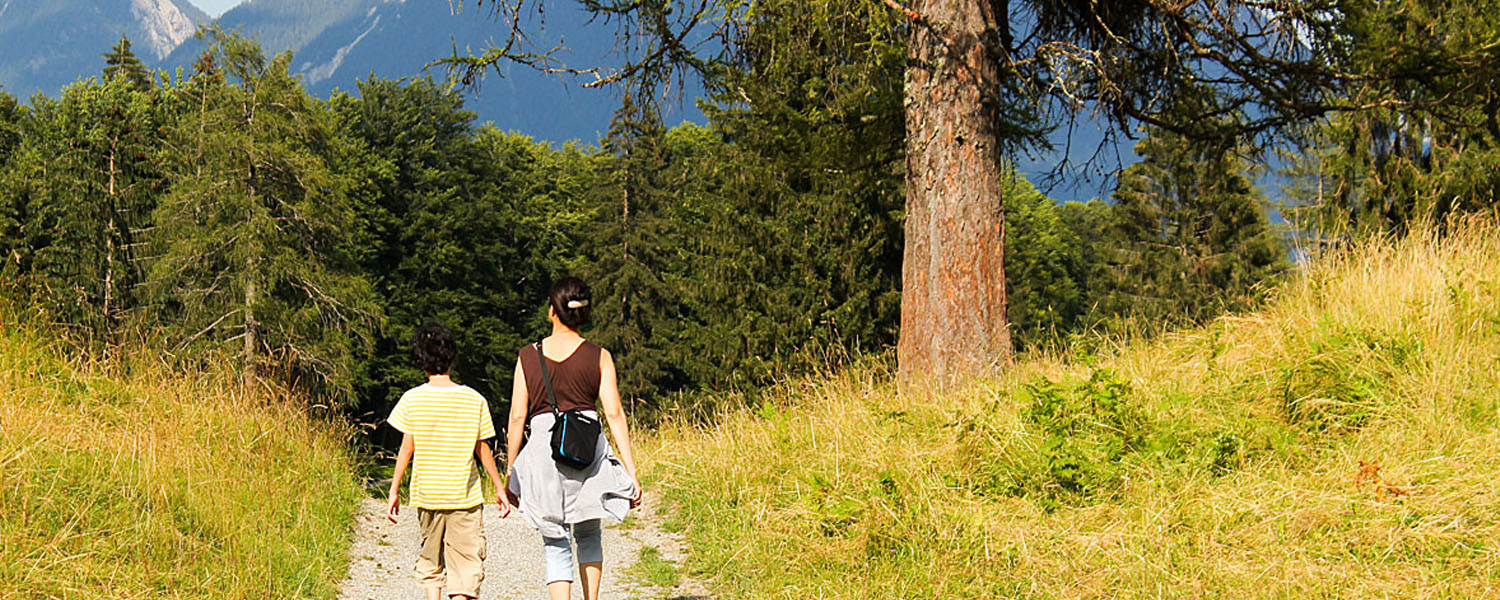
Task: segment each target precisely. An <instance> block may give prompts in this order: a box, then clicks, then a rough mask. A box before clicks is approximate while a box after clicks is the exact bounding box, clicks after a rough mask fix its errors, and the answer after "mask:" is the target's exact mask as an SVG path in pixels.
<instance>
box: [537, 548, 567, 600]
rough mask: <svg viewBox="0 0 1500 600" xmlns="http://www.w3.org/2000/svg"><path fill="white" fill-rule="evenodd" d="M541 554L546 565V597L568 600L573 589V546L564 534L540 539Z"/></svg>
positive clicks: (555, 599) (553, 599) (554, 599)
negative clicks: (544, 558) (558, 536)
mask: <svg viewBox="0 0 1500 600" xmlns="http://www.w3.org/2000/svg"><path fill="white" fill-rule="evenodd" d="M542 553H543V556H545V557H546V564H547V596H548V597H550V598H552V600H568V597H569V594H570V591H571V588H572V587H573V545H572V544H571V543H569V541H568V538H567V535H566V533H565V534H564V535H563V537H560V538H550V537H543V538H542Z"/></svg>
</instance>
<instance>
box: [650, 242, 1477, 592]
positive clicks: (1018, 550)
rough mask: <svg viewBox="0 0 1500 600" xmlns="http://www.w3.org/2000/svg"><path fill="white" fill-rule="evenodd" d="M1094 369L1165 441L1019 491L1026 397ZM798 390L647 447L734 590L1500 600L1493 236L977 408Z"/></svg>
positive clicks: (857, 387) (1136, 347) (706, 569)
mask: <svg viewBox="0 0 1500 600" xmlns="http://www.w3.org/2000/svg"><path fill="white" fill-rule="evenodd" d="M1095 369H1108V370H1111V371H1113V372H1114V373H1115V374H1116V375H1117V376H1118V378H1119V379H1121V380H1123V381H1125V382H1127V383H1128V384H1129V385H1130V389H1131V392H1130V395H1129V396H1128V401H1129V404H1130V405H1131V406H1132V407H1133V409H1135V410H1138V411H1140V412H1141V413H1142V414H1144V415H1145V417H1146V419H1147V420H1148V421H1149V422H1150V423H1151V425H1150V426H1149V428H1148V430H1147V431H1144V432H1142V436H1143V438H1144V439H1145V441H1144V442H1143V443H1142V444H1140V445H1139V447H1137V448H1136V449H1135V450H1132V451H1131V452H1129V453H1127V454H1126V455H1125V456H1124V458H1122V459H1121V460H1120V471H1119V473H1120V474H1119V476H1118V477H1117V478H1116V479H1115V480H1114V481H1115V482H1114V484H1113V485H1111V486H1110V487H1107V488H1101V489H1099V490H1095V491H1093V492H1092V493H1088V494H1075V495H1071V496H1067V495H1064V496H1060V500H1059V499H1058V498H1059V497H1052V498H1049V497H1047V496H1046V494H1045V493H1042V492H1039V491H1038V490H1039V489H1040V490H1042V491H1043V492H1045V491H1046V489H1047V488H1045V487H1043V488H1024V489H1023V488H1020V487H1016V486H1010V485H1008V484H1007V483H1006V482H1007V481H1009V480H1007V479H1006V478H1007V477H1011V478H1014V477H1021V476H1034V475H1035V474H1036V473H1035V471H1036V469H1037V466H1036V465H1038V464H1042V463H1039V462H1038V461H1039V460H1041V461H1044V460H1045V458H1046V457H1047V456H1048V452H1049V451H1050V450H1049V449H1048V448H1047V447H1045V442H1046V433H1045V432H1043V431H1041V430H1039V426H1038V423H1036V422H1035V421H1034V420H1032V419H1029V418H1028V416H1027V412H1026V410H1025V407H1026V405H1027V403H1028V402H1029V401H1030V400H1029V398H1030V397H1031V396H1029V395H1028V394H1027V393H1026V392H1024V390H1025V389H1026V386H1027V384H1028V383H1031V382H1036V381H1039V380H1040V378H1045V379H1048V380H1052V381H1061V382H1071V381H1079V380H1083V379H1086V378H1087V377H1088V376H1089V375H1090V374H1091V373H1092V372H1093V371H1094V370H1095ZM776 397H777V398H778V399H779V400H777V401H775V402H773V403H772V404H768V405H766V406H764V407H762V408H760V409H758V410H756V411H753V412H742V413H738V414H734V415H729V416H726V417H724V418H723V419H721V420H719V422H718V423H717V425H715V426H714V427H712V428H709V429H704V428H695V427H687V426H682V427H666V428H663V429H662V430H660V431H659V432H658V433H656V434H655V435H654V436H653V437H652V438H651V439H649V440H648V441H647V445H648V447H647V450H646V452H644V454H646V455H647V456H649V457H650V461H649V464H648V466H647V468H648V471H649V473H650V478H651V479H652V480H653V481H655V482H656V483H655V487H657V488H659V489H662V490H663V491H664V493H666V494H667V495H668V496H669V497H670V498H671V499H672V500H673V503H674V505H675V506H676V507H677V511H678V515H677V518H678V519H679V520H680V522H681V524H682V525H683V526H684V528H685V530H686V531H687V534H688V536H689V538H690V540H691V542H692V543H693V551H694V557H693V562H692V564H691V568H692V569H694V570H695V571H697V572H698V573H699V574H701V575H707V576H710V577H712V578H713V580H714V581H715V582H716V584H717V586H718V587H719V588H720V591H721V592H722V593H723V594H724V595H725V596H727V597H731V598H808V597H816V598H955V597H1026V598H1161V597H1171V598H1194V597H1205V598H1217V597H1251V598H1304V597H1341V598H1376V597H1391V598H1396V597H1400V598H1484V597H1500V556H1497V555H1496V551H1497V549H1496V546H1493V545H1492V544H1496V540H1497V539H1500V493H1497V492H1496V486H1497V483H1496V482H1497V480H1500V428H1497V425H1500V228H1497V226H1496V225H1495V224H1494V223H1490V222H1474V223H1471V224H1469V225H1467V226H1466V227H1463V228H1460V229H1459V231H1458V233H1456V234H1453V235H1450V236H1449V237H1447V238H1444V239H1441V240H1439V239H1436V238H1435V237H1433V236H1431V235H1425V234H1417V235H1413V236H1411V237H1409V238H1407V239H1404V240H1401V241H1400V242H1396V243H1376V244H1370V245H1367V246H1366V247H1364V248H1360V249H1357V250H1354V251H1351V252H1348V253H1345V254H1343V255H1338V256H1329V257H1325V258H1324V259H1323V260H1321V261H1319V263H1318V264H1317V266H1316V267H1314V268H1312V269H1311V270H1310V272H1308V273H1305V274H1303V275H1301V276H1299V277H1297V278H1296V279H1295V280H1293V281H1290V282H1288V283H1287V284H1286V285H1284V286H1283V287H1282V288H1281V289H1280V290H1278V293H1277V295H1276V297H1275V299H1274V300H1273V301H1272V302H1271V303H1270V304H1269V305H1268V306H1267V307H1266V308H1265V310H1263V311H1261V312H1257V313H1254V314H1249V315H1238V316H1230V317H1225V318H1222V319H1220V320H1218V321H1216V322H1214V323H1212V324H1210V325H1208V326H1205V327H1202V328H1198V329H1194V330H1190V331H1184V332H1180V333H1177V334H1174V335H1170V336H1166V337H1163V338H1160V339H1157V340H1153V341H1148V342H1143V343H1138V344H1129V345H1123V346H1121V347H1119V348H1117V349H1116V350H1115V351H1113V352H1111V353H1110V354H1109V355H1107V356H1098V357H1091V358H1087V359H1082V360H1071V361H1069V360H1063V359H1060V358H1056V357H1035V358H1030V359H1027V360H1025V361H1022V362H1020V363H1019V364H1017V365H1016V366H1015V367H1014V368H1013V369H1012V370H1011V371H1010V372H1009V373H1007V375H1006V376H1005V377H1003V378H1001V379H999V380H996V381H989V382H980V383H976V384H974V385H972V386H970V387H969V388H967V389H965V390H962V391H959V392H954V393H950V394H944V395H939V396H930V397H929V396H921V395H916V394H902V393H898V391H897V390H896V389H895V387H894V384H893V383H892V381H891V377H890V375H889V373H888V372H887V370H886V369H885V368H882V367H881V366H879V365H866V366H862V367H858V368H854V369H850V370H848V371H846V372H844V373H841V374H837V375H831V376H828V377H823V378H817V379H811V380H805V381H800V382H790V383H788V384H786V389H785V390H784V391H782V392H780V393H778V394H776ZM1226 440H1228V441H1226ZM1226 449H1227V450H1226ZM1211 457H1217V458H1216V459H1215V460H1219V461H1221V463H1214V462H1213V461H1211V460H1210V458H1211ZM1361 461H1363V464H1364V465H1365V466H1364V467H1363V468H1362V467H1361V464H1362V463H1361ZM1226 465H1227V466H1226ZM1373 465H1378V471H1377V469H1376V467H1375V466H1373ZM1028 490H1029V491H1028Z"/></svg>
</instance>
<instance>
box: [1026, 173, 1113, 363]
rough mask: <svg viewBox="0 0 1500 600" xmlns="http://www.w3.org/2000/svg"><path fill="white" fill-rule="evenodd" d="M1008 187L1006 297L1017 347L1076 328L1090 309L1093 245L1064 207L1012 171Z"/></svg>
mask: <svg viewBox="0 0 1500 600" xmlns="http://www.w3.org/2000/svg"><path fill="white" fill-rule="evenodd" d="M1007 187H1008V189H1007V190H1006V196H1005V197H1006V199H1007V201H1006V202H1007V203H1006V211H1005V236H1006V240H1005V248H1006V255H1005V283H1006V292H1005V296H1006V298H1007V299H1008V302H1007V303H1006V310H1007V311H1008V315H1007V317H1008V319H1009V321H1010V327H1011V341H1012V342H1013V343H1014V344H1015V346H1016V349H1018V350H1026V349H1030V348H1034V347H1037V346H1040V345H1043V344H1045V343H1047V342H1049V341H1052V340H1055V339H1058V338H1059V337H1060V336H1062V335H1064V334H1066V333H1068V332H1071V331H1073V330H1075V329H1077V328H1078V327H1079V326H1080V325H1081V324H1082V321H1083V318H1084V316H1085V315H1086V314H1087V313H1088V310H1089V306H1090V304H1089V302H1090V297H1089V284H1090V281H1089V280H1090V277H1091V275H1092V273H1091V272H1090V264H1089V262H1088V257H1089V245H1090V244H1091V243H1092V241H1093V240H1094V239H1095V238H1092V237H1081V236H1079V235H1078V232H1077V231H1076V230H1075V229H1073V228H1071V227H1070V226H1069V220H1068V219H1069V216H1070V215H1069V214H1068V212H1067V209H1065V207H1064V206H1062V205H1059V204H1058V203H1057V201H1056V200H1053V199H1052V198H1048V197H1047V196H1046V195H1045V194H1043V193H1041V192H1039V191H1037V189H1036V188H1035V187H1032V185H1031V183H1030V182H1028V181H1026V178H1025V177H1022V176H1021V174H1020V173H1015V172H1012V174H1011V181H1010V185H1009V186H1007Z"/></svg>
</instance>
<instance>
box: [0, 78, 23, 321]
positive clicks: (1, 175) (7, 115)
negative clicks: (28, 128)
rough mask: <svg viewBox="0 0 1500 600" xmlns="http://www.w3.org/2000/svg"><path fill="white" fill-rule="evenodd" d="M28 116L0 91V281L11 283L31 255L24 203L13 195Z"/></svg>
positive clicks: (13, 100)
mask: <svg viewBox="0 0 1500 600" xmlns="http://www.w3.org/2000/svg"><path fill="white" fill-rule="evenodd" d="M25 115H26V109H25V107H23V106H22V105H21V104H20V103H19V102H17V101H16V97H15V96H12V95H10V94H7V93H5V92H3V91H0V279H3V280H5V281H10V282H14V281H15V280H16V278H17V275H18V274H19V271H20V266H21V260H22V256H23V255H25V254H29V249H28V248H27V247H26V246H25V244H24V242H23V240H22V238H21V223H20V218H21V203H20V201H19V195H18V194H16V193H14V189H15V186H17V185H19V184H20V183H21V182H20V181H18V180H17V179H16V175H17V169H16V167H15V166H14V165H13V163H12V160H13V159H14V157H15V155H16V149H17V148H18V147H19V146H20V145H21V139H22V137H21V136H22V127H23V121H24V117H25ZM0 291H5V290H0Z"/></svg>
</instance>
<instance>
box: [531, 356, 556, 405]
mask: <svg viewBox="0 0 1500 600" xmlns="http://www.w3.org/2000/svg"><path fill="white" fill-rule="evenodd" d="M536 363H537V364H538V365H541V367H542V383H544V384H546V386H547V403H548V404H551V405H552V414H554V415H555V414H557V393H556V392H553V391H552V375H551V374H549V373H547V355H546V354H544V353H543V352H542V342H541V340H537V343H536Z"/></svg>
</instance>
